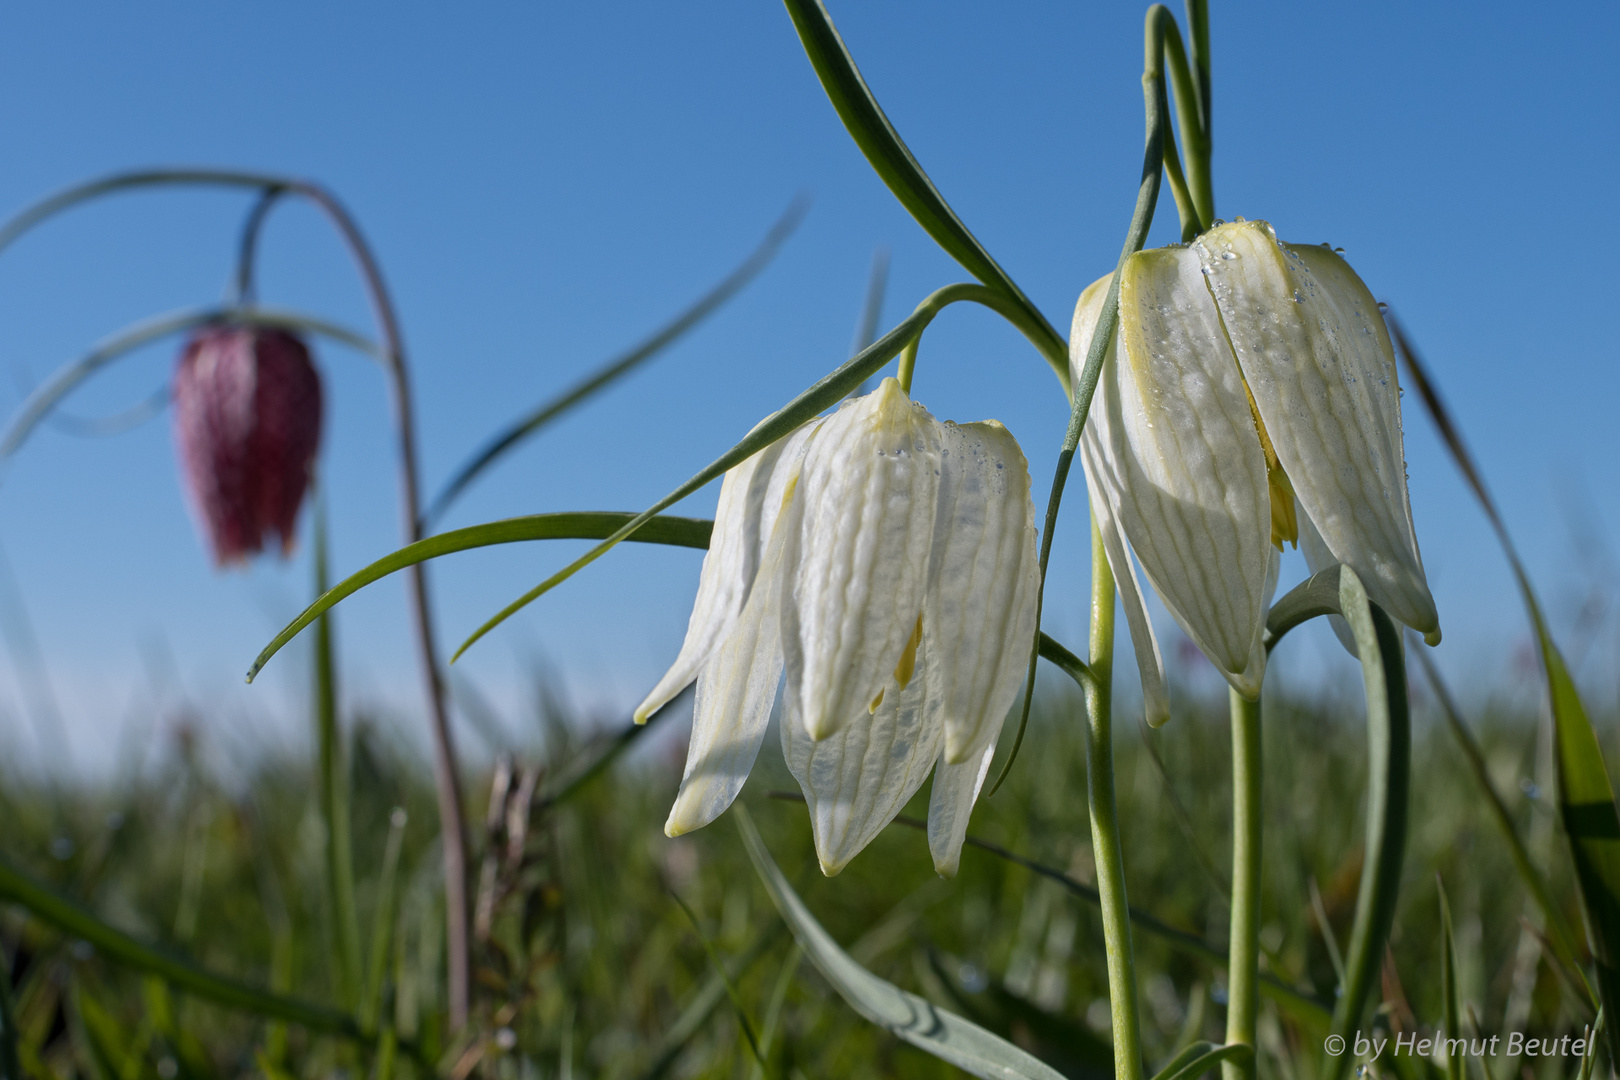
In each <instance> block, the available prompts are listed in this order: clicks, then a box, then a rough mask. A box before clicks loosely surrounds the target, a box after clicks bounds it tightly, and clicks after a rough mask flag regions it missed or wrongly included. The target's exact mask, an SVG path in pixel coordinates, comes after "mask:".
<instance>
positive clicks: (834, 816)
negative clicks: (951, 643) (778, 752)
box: [781, 641, 965, 877]
mask: <svg viewBox="0 0 1620 1080" xmlns="http://www.w3.org/2000/svg"><path fill="white" fill-rule="evenodd" d="M937 670H938V665H937V664H936V663H935V661H934V659H933V656H932V654H931V653H930V651H929V649H928V643H927V642H926V641H924V642H922V643H921V645H919V647H918V650H917V670H916V674H915V675H914V677H913V678H912V679H911V680H910V681H909V682H908V683H907V684H906V686H905V687H904V688H901V687H900V686H899V684H898V683H897V682H896V680H895V679H894V678H892V677H891V678H890V679H889V683H888V686H887V688H886V689H885V692H884V695H883V702H882V704H880V705H879V706H878V708H877V711H876V712H873V713H871V714H870V715H867V714H866V710H865V708H864V707H863V708H862V709H861V715H860V716H858V717H856V718H854V719H852V720H850V721H849V722H848V723H846V724H845V725H844V726H843V727H842V728H840V729H839V731H838V732H837V733H835V734H833V735H830V736H828V737H827V738H825V739H821V740H819V741H817V740H815V739H812V738H811V737H810V734H809V732H808V731H807V730H806V728H805V726H804V721H803V718H802V716H801V714H800V713H799V710H798V704H797V702H796V701H793V700H787V701H786V702H785V704H784V708H783V714H782V722H781V731H782V755H783V756H784V757H785V758H787V763H788V768H789V770H791V771H792V773H793V775H794V777H795V778H796V779H797V780H798V781H799V786H800V787H801V788H803V790H804V798H805V801H806V802H807V803H808V804H809V807H810V825H811V830H812V832H813V833H814V834H815V841H816V858H817V859H818V860H819V861H820V863H821V872H822V873H824V874H826V875H827V876H828V877H832V876H833V875H834V874H836V873H838V872H839V871H840V870H842V869H843V868H844V867H845V866H846V865H848V863H849V861H850V860H851V859H853V858H854V857H855V856H856V855H858V854H859V853H860V851H861V849H862V848H864V847H866V845H867V844H869V843H871V842H872V839H873V838H874V837H876V836H877V834H878V833H880V832H882V831H883V829H884V827H885V826H887V825H888V824H889V822H891V821H893V820H894V818H895V815H896V814H898V813H900V810H901V808H902V807H904V806H905V805H906V803H907V801H909V800H910V799H911V797H912V796H913V795H915V794H916V793H917V789H918V788H920V787H922V782H923V780H925V779H926V778H927V776H928V770H929V769H930V768H932V767H933V765H934V761H935V760H936V759H937V758H938V757H939V750H940V743H941V741H942V739H943V736H944V725H943V724H941V723H940V704H941V702H940V698H939V695H938V693H937V692H930V689H931V685H932V684H934V683H936V681H937ZM964 827H965V826H964Z"/></svg>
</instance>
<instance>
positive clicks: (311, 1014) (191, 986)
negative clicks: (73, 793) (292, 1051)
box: [0, 858, 365, 1041]
mask: <svg viewBox="0 0 1620 1080" xmlns="http://www.w3.org/2000/svg"><path fill="white" fill-rule="evenodd" d="M0 898H3V899H6V900H10V901H12V902H13V903H16V904H20V905H22V906H23V907H25V908H27V909H28V911H29V912H30V913H31V914H33V915H34V916H35V917H36V918H38V919H40V920H41V921H42V922H45V923H48V924H50V925H51V926H54V927H56V928H57V929H58V930H61V931H62V932H64V933H67V934H70V935H72V936H74V937H78V938H82V939H84V940H85V941H87V942H89V943H90V944H91V945H92V946H94V947H95V948H96V949H97V950H99V951H100V952H101V953H102V954H103V955H105V956H106V957H108V958H109V959H111V960H114V961H117V962H118V963H121V964H125V965H127V966H129V967H132V968H134V969H136V970H137V971H143V972H147V973H149V974H151V975H155V976H157V977H159V978H161V979H163V980H165V981H166V982H169V983H172V984H173V985H174V986H176V987H178V988H180V989H182V990H185V991H186V992H187V993H191V994H195V995H196V996H198V997H200V998H206V999H207V1000H209V1001H212V1002H215V1003H216V1004H219V1005H224V1006H226V1007H227V1008H233V1009H240V1010H242V1011H243V1012H249V1013H253V1014H255V1015H258V1016H267V1017H275V1018H277V1019H281V1020H286V1021H288V1022H290V1023H294V1024H298V1025H300V1026H301V1027H304V1028H306V1029H308V1030H310V1031H318V1032H322V1033H325V1034H330V1035H340V1036H342V1037H344V1038H347V1039H355V1040H360V1041H364V1040H365V1036H364V1035H363V1034H362V1033H361V1031H360V1029H359V1026H358V1025H357V1024H356V1023H355V1021H354V1018H353V1017H351V1016H349V1015H348V1014H346V1013H343V1012H341V1011H339V1010H337V1009H332V1008H329V1007H327V1006H325V1005H316V1004H314V1003H312V1002H307V1001H302V1000H300V999H298V998H292V997H286V996H284V995H280V994H271V993H268V992H266V991H264V990H261V989H259V988H258V987H256V986H252V985H250V984H248V983H244V982H241V981H239V980H237V979H233V978H230V977H229V976H225V975H218V974H215V973H214V972H211V971H208V970H206V969H205V968H202V967H199V966H197V965H196V964H194V963H192V962H191V961H190V960H186V959H184V958H182V957H179V956H176V955H174V954H172V953H169V952H166V951H164V950H162V949H159V948H157V947H156V946H153V945H148V944H146V943H144V942H141V941H137V940H136V939H135V938H133V937H131V936H130V935H128V934H126V933H124V932H123V931H122V930H116V929H114V928H113V927H111V926H108V925H107V924H106V923H104V922H102V921H101V920H100V919H98V918H96V917H95V916H94V915H92V914H90V912H88V911H86V910H85V909H84V908H82V907H80V906H79V905H78V904H76V903H74V902H73V901H71V900H69V899H68V898H67V897H65V896H62V895H61V894H60V893H58V892H56V891H55V890H54V889H52V888H50V887H49V886H47V885H43V884H41V883H40V882H38V881H35V880H34V879H33V878H32V877H30V876H29V875H27V874H25V873H23V872H22V871H21V870H19V869H17V868H16V867H15V866H13V865H11V863H10V862H8V861H7V860H5V859H3V858H0Z"/></svg>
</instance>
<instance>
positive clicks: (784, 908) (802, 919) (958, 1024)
mask: <svg viewBox="0 0 1620 1080" xmlns="http://www.w3.org/2000/svg"><path fill="white" fill-rule="evenodd" d="M733 814H734V815H735V817H736V818H737V828H738V829H739V830H740V831H741V832H742V837H743V845H744V847H746V848H747V849H748V857H749V858H750V859H751V860H753V863H754V869H755V870H756V871H757V872H758V874H759V878H760V881H762V882H763V883H764V885H765V891H766V892H768V893H769V894H770V897H771V900H772V902H774V903H775V904H776V910H777V911H779V912H781V914H782V918H783V920H784V921H785V922H786V923H787V924H788V927H789V928H790V929H791V930H792V931H793V936H794V937H795V938H796V939H798V942H799V945H800V947H802V948H803V949H804V951H805V955H807V956H808V957H809V958H810V962H811V963H812V964H814V965H815V966H816V970H817V971H819V972H821V975H822V977H823V978H825V979H826V980H827V982H828V983H829V984H831V986H832V988H833V989H834V990H836V991H838V995H839V996H840V997H842V998H843V999H844V1000H845V1001H846V1002H848V1003H849V1005H850V1007H851V1008H853V1009H854V1010H855V1011H856V1012H858V1013H860V1014H861V1015H862V1016H864V1017H866V1018H867V1019H868V1020H870V1021H872V1023H874V1024H876V1025H878V1026H879V1027H881V1028H883V1029H885V1030H886V1031H889V1032H890V1033H892V1034H894V1035H897V1036H899V1037H900V1038H902V1039H904V1040H905V1041H906V1042H909V1043H911V1044H912V1045H913V1046H916V1047H918V1048H920V1049H922V1050H925V1051H927V1052H928V1053H930V1054H932V1055H934V1056H935V1057H937V1058H939V1059H940V1060H941V1061H945V1062H948V1063H950V1064H952V1065H955V1066H956V1067H957V1068H959V1069H962V1070H963V1071H965V1072H969V1073H972V1074H973V1075H974V1076H980V1077H988V1078H994V1080H1024V1078H1028V1080H1062V1076H1063V1074H1062V1073H1060V1072H1058V1071H1057V1070H1056V1069H1053V1068H1051V1067H1050V1066H1047V1065H1045V1064H1043V1063H1041V1062H1040V1061H1039V1060H1037V1059H1036V1058H1034V1057H1031V1056H1030V1055H1029V1054H1027V1053H1025V1052H1024V1051H1023V1050H1020V1049H1019V1048H1018V1047H1016V1046H1014V1045H1013V1044H1012V1043H1010V1042H1007V1041H1006V1040H1005V1039H1002V1038H999V1037H997V1036H995V1035H992V1034H991V1033H990V1032H988V1031H986V1030H984V1028H982V1027H979V1026H978V1025H977V1024H973V1023H970V1022H968V1021H967V1020H964V1019H962V1018H961V1017H960V1016H957V1015H956V1014H955V1013H950V1012H946V1011H945V1010H944V1009H940V1008H937V1007H936V1006H934V1005H933V1004H932V1003H930V1002H928V1001H926V1000H924V999H923V998H920V997H918V996H917V995H916V994H912V993H908V992H906V991H904V990H902V989H900V988H899V987H898V986H895V985H894V984H893V983H890V982H886V981H885V980H883V979H880V978H878V977H877V976H876V975H874V974H872V973H871V972H870V971H867V970H866V969H865V968H863V967H861V966H860V965H859V964H857V963H856V962H855V961H854V960H852V959H850V956H849V954H848V953H846V952H844V950H843V949H841V948H839V947H838V943H837V942H835V941H834V940H833V939H832V935H830V934H828V933H827V931H826V930H824V929H822V927H821V924H820V923H818V922H816V919H815V916H813V915H811V914H810V910H809V909H808V908H806V907H805V906H804V901H802V900H800V899H799V897H798V894H797V893H795V892H794V891H793V887H792V886H791V885H789V884H788V880H787V878H785V877H783V876H782V871H781V870H779V869H778V868H777V866H776V863H775V862H774V861H773V860H772V859H771V855H770V852H769V851H767V850H766V848H765V842H764V841H763V840H762V839H760V835H759V832H758V830H756V829H755V828H754V823H753V821H752V820H751V819H750V818H749V816H748V811H747V810H746V809H745V808H744V807H742V806H741V805H738V806H736V807H735V808H734V809H733Z"/></svg>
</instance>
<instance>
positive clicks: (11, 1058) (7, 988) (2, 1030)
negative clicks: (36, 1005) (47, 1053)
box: [0, 949, 23, 1080]
mask: <svg viewBox="0 0 1620 1080" xmlns="http://www.w3.org/2000/svg"><path fill="white" fill-rule="evenodd" d="M11 987H12V982H11V962H10V961H9V960H7V959H6V952H5V950H4V949H0V1080H23V1071H22V1065H21V1063H20V1062H19V1061H18V1057H17V1012H16V1009H15V1008H14V1007H13V1005H12V1001H11Z"/></svg>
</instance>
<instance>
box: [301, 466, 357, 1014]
mask: <svg viewBox="0 0 1620 1080" xmlns="http://www.w3.org/2000/svg"><path fill="white" fill-rule="evenodd" d="M310 525H311V529H312V531H313V532H314V535H315V542H314V544H313V545H312V547H313V548H314V558H313V560H312V561H313V563H314V571H315V596H316V598H317V599H318V598H319V597H320V596H321V595H322V594H323V593H325V592H326V590H327V589H328V588H329V587H330V582H329V581H328V580H327V571H326V565H327V563H326V499H325V496H324V493H322V492H321V491H319V490H317V491H316V492H315V506H314V513H312V514H311V515H310ZM313 661H314V663H313V667H314V676H315V677H314V679H313V684H314V685H313V687H312V689H313V691H314V695H313V696H314V702H313V706H314V710H313V711H314V713H315V746H316V762H315V766H316V769H317V770H318V772H317V775H318V776H319V777H320V807H321V818H322V819H323V822H324V824H325V825H326V893H327V904H328V906H329V908H330V910H331V918H332V928H333V931H334V934H333V936H334V937H336V939H337V948H336V949H334V950H332V951H333V953H334V954H335V955H333V957H332V966H333V968H334V972H333V974H334V978H333V980H332V981H333V984H334V985H336V986H337V987H338V991H339V996H340V997H341V999H342V1001H343V1004H344V1007H345V1008H346V1009H348V1010H349V1011H351V1012H353V1011H355V1010H356V1009H358V1007H359V1005H360V968H361V960H360V916H359V914H358V913H357V912H356V911H355V906H354V839H353V832H352V831H351V829H350V827H349V778H348V770H347V768H346V760H347V758H346V755H345V754H344V749H343V733H342V732H341V731H340V730H339V727H338V708H337V664H336V662H335V661H334V659H333V644H332V615H331V613H330V612H328V613H327V614H325V615H322V616H321V617H320V618H319V619H318V620H316V623H315V641H314V657H313Z"/></svg>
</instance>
